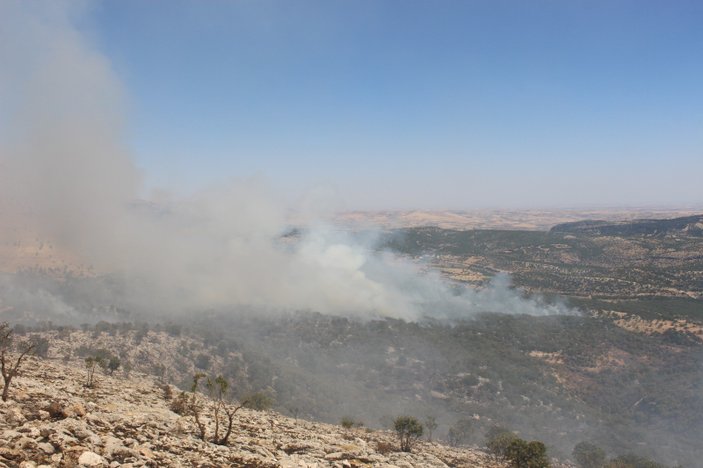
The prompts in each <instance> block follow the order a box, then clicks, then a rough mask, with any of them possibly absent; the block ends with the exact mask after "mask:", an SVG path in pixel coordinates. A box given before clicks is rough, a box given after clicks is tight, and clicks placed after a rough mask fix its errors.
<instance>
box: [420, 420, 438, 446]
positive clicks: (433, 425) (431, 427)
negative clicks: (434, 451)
mask: <svg viewBox="0 0 703 468" xmlns="http://www.w3.org/2000/svg"><path fill="white" fill-rule="evenodd" d="M423 424H424V426H425V429H427V441H428V442H432V433H433V432H434V431H435V429H437V418H435V417H434V416H427V417H426V418H425V421H424V422H423Z"/></svg>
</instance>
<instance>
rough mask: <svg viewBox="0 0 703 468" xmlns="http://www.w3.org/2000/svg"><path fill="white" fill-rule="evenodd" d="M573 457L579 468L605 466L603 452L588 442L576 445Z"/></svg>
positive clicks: (599, 467) (600, 467)
mask: <svg viewBox="0 0 703 468" xmlns="http://www.w3.org/2000/svg"><path fill="white" fill-rule="evenodd" d="M573 455H574V459H575V460H576V463H577V464H578V466H579V467H580V468H602V467H603V465H605V451H604V450H603V449H602V448H600V447H598V446H597V445H595V444H592V443H590V442H579V443H578V444H576V446H575V447H574V451H573Z"/></svg>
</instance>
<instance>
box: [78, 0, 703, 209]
mask: <svg viewBox="0 0 703 468" xmlns="http://www.w3.org/2000/svg"><path fill="white" fill-rule="evenodd" d="M88 5H89V8H88V9H87V12H82V13H81V14H79V15H77V16H76V24H77V26H78V27H79V28H80V30H81V31H82V32H83V34H85V35H86V36H87V37H88V38H89V40H90V41H91V42H93V43H94V46H95V47H96V48H97V50H99V51H100V52H102V53H103V54H104V55H105V56H106V57H107V59H108V61H109V62H110V63H111V65H112V67H113V68H114V71H115V72H116V75H117V77H118V78H119V79H120V80H121V82H122V85H123V87H124V90H125V95H126V96H127V109H128V117H129V118H128V131H127V135H126V138H127V139H128V141H127V144H128V147H129V148H130V149H131V150H132V151H133V153H134V155H135V156H134V157H135V159H136V161H137V164H138V166H139V167H140V168H141V169H142V170H143V172H144V176H145V179H146V181H147V183H148V185H149V186H151V187H156V186H168V187H170V188H171V189H176V190H179V191H189V190H193V189H196V188H198V187H201V186H204V185H207V184H209V183H211V182H213V181H221V180H223V179H227V178H230V177H235V178H247V177H251V176H262V177H263V178H264V179H265V180H267V181H269V183H270V185H272V186H273V187H275V188H276V190H277V191H278V192H280V193H281V194H282V195H283V196H285V197H290V198H291V199H295V198H297V197H300V196H301V194H303V193H305V191H307V190H317V189H319V188H320V187H323V188H325V190H330V193H332V194H336V195H334V196H335V197H337V198H339V199H340V200H343V205H342V206H343V207H346V208H416V207H417V208H454V209H460V208H475V207H526V206H575V205H578V206H584V205H603V204H607V205H644V204H682V203H700V202H703V2H700V1H658V2H654V1H642V0H636V1H615V0H608V1H602V2H600V1H589V2H586V1H529V2H525V1H513V2H511V1H495V0H491V1H485V2H482V1H450V0H447V1H400V0H398V1H379V0H370V1H363V0H361V1H359V0H355V1H328V0H325V1H300V2H298V1H296V2H289V1H279V2H269V1H262V0H254V1H241V0H239V1H207V2H201V1H191V2H182V1H171V0H169V1H148V2H145V1H125V0H120V1H103V2H99V3H88ZM323 193H325V192H323Z"/></svg>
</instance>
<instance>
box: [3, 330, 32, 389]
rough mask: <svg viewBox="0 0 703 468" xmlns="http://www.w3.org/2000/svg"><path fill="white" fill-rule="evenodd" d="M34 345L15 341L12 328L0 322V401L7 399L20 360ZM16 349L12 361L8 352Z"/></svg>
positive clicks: (17, 372) (20, 362)
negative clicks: (0, 385) (0, 398)
mask: <svg viewBox="0 0 703 468" xmlns="http://www.w3.org/2000/svg"><path fill="white" fill-rule="evenodd" d="M34 347H35V345H34V344H33V343H31V342H28V341H22V342H21V343H19V344H18V343H15V340H14V337H13V336H12V329H11V328H10V325H9V324H8V323H7V322H3V323H0V370H1V371H2V379H3V388H2V401H7V397H8V395H9V392H10V384H11V383H12V379H13V378H15V377H16V376H17V375H18V374H19V368H20V365H21V364H22V360H23V359H24V358H25V357H26V356H27V355H28V354H30V353H31V352H32V351H33V350H34ZM15 350H16V351H17V353H18V354H19V356H17V359H16V360H14V361H13V359H12V358H11V357H10V353H11V352H13V351H15Z"/></svg>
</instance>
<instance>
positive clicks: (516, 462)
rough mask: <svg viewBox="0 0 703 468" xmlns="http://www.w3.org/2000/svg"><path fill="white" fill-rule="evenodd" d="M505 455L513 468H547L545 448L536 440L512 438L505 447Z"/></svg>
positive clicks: (547, 461)
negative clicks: (528, 440)
mask: <svg viewBox="0 0 703 468" xmlns="http://www.w3.org/2000/svg"><path fill="white" fill-rule="evenodd" d="M505 456H506V458H507V459H508V460H510V462H511V466H513V467H514V468H549V460H548V459H547V448H546V447H545V446H544V444H543V443H542V442H539V441H536V440H533V441H532V442H527V441H526V440H522V439H520V438H516V439H514V440H513V441H512V442H511V443H510V445H508V447H507V448H506V450H505Z"/></svg>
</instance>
